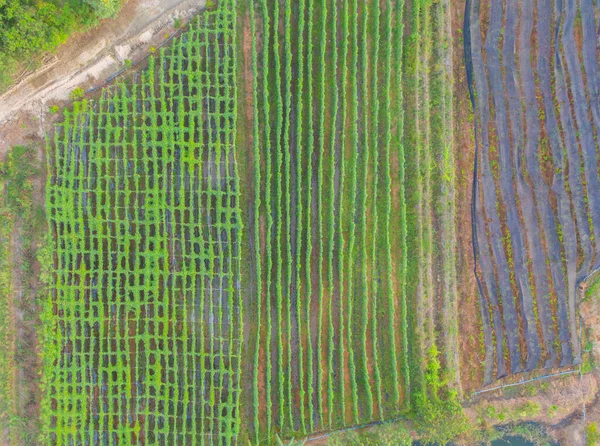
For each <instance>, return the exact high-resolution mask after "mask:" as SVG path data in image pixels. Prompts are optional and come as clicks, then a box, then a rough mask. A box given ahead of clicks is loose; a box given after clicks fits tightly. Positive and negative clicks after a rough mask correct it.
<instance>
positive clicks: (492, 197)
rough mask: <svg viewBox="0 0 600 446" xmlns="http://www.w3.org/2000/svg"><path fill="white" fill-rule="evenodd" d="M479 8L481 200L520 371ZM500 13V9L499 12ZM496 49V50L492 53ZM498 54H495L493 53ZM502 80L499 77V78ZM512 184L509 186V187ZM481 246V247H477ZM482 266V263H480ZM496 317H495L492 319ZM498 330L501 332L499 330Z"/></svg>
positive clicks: (514, 363) (475, 33) (475, 27)
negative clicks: (491, 148) (492, 153)
mask: <svg viewBox="0 0 600 446" xmlns="http://www.w3.org/2000/svg"><path fill="white" fill-rule="evenodd" d="M496 5H499V7H500V10H501V9H502V4H501V3H500V2H497V3H496ZM493 9H494V11H492V13H496V14H498V11H497V9H498V6H495V7H494V8H493ZM479 11H480V0H474V1H473V10H472V17H473V19H474V20H473V23H472V33H471V36H472V37H474V39H473V40H472V44H473V53H472V56H473V66H474V68H475V70H474V74H475V82H476V85H477V100H478V104H477V105H478V108H479V115H480V116H479V122H480V123H481V136H482V141H481V148H482V151H481V177H482V185H483V191H482V192H483V195H482V196H483V202H484V209H485V214H486V216H487V219H488V227H489V231H490V233H491V234H492V235H493V236H492V237H490V244H491V248H492V254H493V258H494V261H495V264H496V271H497V277H498V282H497V286H498V289H499V291H500V295H501V297H502V309H503V311H504V324H505V328H506V337H507V342H508V351H509V356H510V361H511V372H512V373H519V372H521V371H522V368H521V352H520V348H519V329H518V321H517V310H516V307H515V301H514V299H513V295H512V288H511V284H510V270H509V266H508V261H507V259H506V254H505V252H504V246H503V244H502V237H501V234H502V227H501V225H500V218H499V216H498V211H497V208H496V203H497V197H496V185H495V184H494V179H493V177H492V172H491V170H490V162H489V133H488V128H489V123H490V112H489V91H488V84H487V79H486V75H485V64H484V61H483V55H482V47H481V41H480V40H481V37H480V36H481V30H480V23H479ZM500 15H501V11H500ZM496 33H497V34H498V36H497V37H496V42H497V39H498V37H499V29H498V30H497V31H496ZM494 51H496V52H497V45H496V49H494V50H493V52H494ZM496 57H497V55H496ZM500 82H502V80H500ZM511 187H512V186H511ZM480 248H481V247H480ZM482 266H483V265H482ZM482 272H483V273H484V274H485V275H486V276H487V277H488V278H489V279H488V280H489V282H490V283H495V282H496V280H495V278H494V277H493V276H492V275H491V274H490V273H489V271H488V272H486V271H482ZM493 310H494V311H498V310H497V308H493ZM494 319H495V318H494ZM500 333H501V332H500ZM498 337H499V334H498V332H497V333H496V338H498Z"/></svg>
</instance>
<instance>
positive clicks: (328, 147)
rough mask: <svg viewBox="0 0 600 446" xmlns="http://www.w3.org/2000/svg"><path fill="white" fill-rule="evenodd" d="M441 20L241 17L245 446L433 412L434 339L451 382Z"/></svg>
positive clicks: (443, 15)
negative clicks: (417, 410) (416, 409)
mask: <svg viewBox="0 0 600 446" xmlns="http://www.w3.org/2000/svg"><path fill="white" fill-rule="evenodd" d="M449 14H450V12H449V9H448V3H447V2H436V3H432V2H430V1H423V2H419V1H417V2H412V3H411V4H410V5H408V4H404V2H402V1H387V2H381V3H380V2H371V1H368V2H357V1H350V2H337V1H319V2H317V1H310V0H307V1H300V2H290V1H281V2H279V1H267V0H265V1H262V2H258V3H257V2H251V3H250V4H249V5H248V8H247V11H246V15H245V18H244V20H245V23H246V25H245V26H246V27H247V28H246V29H247V32H245V33H244V35H243V39H242V46H243V48H244V49H245V50H244V57H245V67H246V70H248V71H246V72H245V73H248V72H249V73H250V75H251V77H248V78H246V84H245V88H246V95H247V98H251V99H250V100H248V102H247V104H246V107H247V108H249V109H250V110H252V111H251V112H249V111H248V110H247V112H246V113H247V114H250V113H251V115H252V116H253V119H249V120H247V121H246V128H247V129H252V132H253V138H252V141H251V142H252V145H250V144H246V145H243V146H242V147H241V149H242V150H243V152H242V153H252V154H253V155H252V162H253V168H252V169H248V170H249V171H248V172H247V175H246V176H245V177H246V178H247V180H246V181H248V184H252V186H253V193H252V194H247V199H248V200H249V201H250V212H249V215H250V216H251V217H250V218H249V221H248V225H249V226H250V227H249V233H248V235H249V238H250V244H249V246H250V250H249V251H248V254H249V255H251V256H250V257H249V259H248V261H247V262H246V263H248V264H252V268H251V269H250V270H249V275H250V276H251V277H252V279H253V282H254V283H253V284H250V283H249V284H248V285H249V286H248V288H247V292H246V293H244V294H245V295H248V296H251V299H249V300H248V303H247V305H246V314H247V315H248V319H247V323H248V324H250V326H249V327H248V329H249V332H250V340H249V345H250V348H249V349H248V350H247V351H246V355H245V358H246V359H245V364H246V366H245V367H244V370H245V373H246V374H247V376H251V377H252V382H251V385H248V386H247V387H246V388H245V390H246V392H245V398H244V407H245V411H246V413H247V414H248V416H249V417H250V421H251V423H250V425H249V428H250V429H249V432H248V435H249V438H250V439H251V440H253V441H256V442H263V443H267V442H268V441H269V439H271V440H272V439H273V437H274V435H275V434H277V435H280V436H282V437H286V435H298V434H297V433H299V434H300V435H305V434H307V433H311V432H315V431H322V430H329V429H335V428H340V427H344V426H351V425H355V424H358V423H365V422H369V421H372V420H383V419H390V418H393V417H396V416H398V415H399V414H400V413H403V412H406V411H407V410H409V408H410V407H411V404H412V402H413V401H417V403H416V404H419V405H420V404H423V402H424V401H426V400H427V399H428V398H429V397H430V396H431V395H430V394H429V393H428V389H427V388H428V386H427V384H426V383H425V381H424V378H423V376H424V373H425V372H424V371H425V368H426V367H427V363H428V361H429V359H428V355H427V352H428V351H429V350H430V348H431V347H432V346H433V345H434V344H435V345H437V346H438V347H439V348H440V351H441V352H442V354H443V355H442V356H443V363H444V365H445V366H447V367H448V369H449V370H450V372H449V377H450V379H451V381H452V382H453V383H456V382H458V353H457V348H456V346H457V334H458V330H457V327H456V309H455V306H456V294H457V293H456V264H455V256H456V245H455V233H454V230H455V229H454V207H453V203H452V200H453V194H454V164H453V158H452V156H453V134H452V119H451V110H452V88H451V86H452V82H451V76H450V68H451V62H449V61H450V60H451V54H450V53H448V52H447V51H445V49H446V48H447V47H448V45H449V44H450V37H449V36H450V33H449V25H448V24H449V20H448V18H449ZM405 26H406V28H405ZM404 73H406V75H405V74H404ZM248 80H249V81H250V82H248ZM405 110H406V111H407V113H405V112H404V111H405ZM405 116H406V119H404V117H405ZM434 228H435V230H437V231H439V232H438V233H437V234H436V235H435V236H434ZM434 269H436V270H439V271H442V270H443V271H444V277H443V280H442V279H440V280H436V279H435V277H434V272H433V271H434ZM436 330H437V333H436ZM441 335H443V336H441ZM434 356H435V357H437V354H435V355H434Z"/></svg>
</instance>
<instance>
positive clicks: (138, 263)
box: [42, 2, 243, 445]
mask: <svg viewBox="0 0 600 446" xmlns="http://www.w3.org/2000/svg"><path fill="white" fill-rule="evenodd" d="M234 25H235V10H234V9H233V6H232V4H231V3H228V2H221V5H220V7H219V9H218V10H216V11H212V12H207V13H205V14H202V15H200V16H199V17H198V18H197V19H196V20H195V21H194V22H193V23H192V24H191V25H190V29H189V31H188V32H187V33H186V34H185V35H183V36H182V37H181V38H179V39H177V40H176V41H175V42H174V43H173V44H172V46H171V47H170V48H169V49H168V50H164V51H161V54H160V55H159V56H158V57H156V58H150V59H149V65H148V68H147V69H146V70H145V71H144V72H143V73H142V74H141V76H140V77H139V79H137V80H136V81H135V82H133V83H132V84H126V83H124V82H122V83H119V84H117V85H115V86H113V87H111V88H109V89H108V90H105V91H104V92H103V93H102V94H101V95H100V97H99V98H97V99H94V100H90V101H82V102H77V103H75V104H74V105H73V108H72V110H69V111H67V112H66V113H65V116H64V120H63V122H62V123H61V124H60V125H59V126H58V127H57V129H56V132H55V138H54V142H53V144H54V147H55V150H54V157H53V159H52V163H51V166H50V175H49V182H48V186H47V210H48V217H49V221H50V226H51V233H52V236H53V247H54V253H55V254H54V263H55V265H54V268H55V269H54V274H53V275H52V279H51V289H52V295H51V299H50V300H49V301H48V304H47V306H46V309H45V313H44V321H45V337H44V338H45V340H46V342H45V346H44V348H45V350H44V378H43V379H44V389H45V392H46V393H45V397H44V400H43V402H42V404H43V407H42V419H43V424H44V425H43V428H42V429H43V438H44V441H45V442H47V443H50V444H89V443H93V444H95V443H97V442H99V441H101V442H110V443H119V444H173V445H174V444H217V443H218V444H232V443H233V442H234V439H235V437H236V435H237V433H238V431H239V428H240V422H239V410H238V403H239V398H240V374H239V369H240V351H241V339H242V332H241V328H242V323H241V318H242V316H243V312H242V302H241V296H240V283H239V282H240V246H239V233H240V231H241V229H242V223H241V219H240V212H239V184H238V176H237V166H236V160H235V151H234V145H233V143H234V137H235V135H236V107H237V105H236V83H235V72H236V55H235V52H234V51H233V49H234V45H233V43H234V39H235V26H234Z"/></svg>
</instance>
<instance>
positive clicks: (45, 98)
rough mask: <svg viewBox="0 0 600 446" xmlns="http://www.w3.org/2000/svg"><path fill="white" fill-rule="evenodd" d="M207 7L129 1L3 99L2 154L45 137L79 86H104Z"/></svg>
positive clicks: (187, 0) (173, 0) (171, 0)
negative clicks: (56, 111)
mask: <svg viewBox="0 0 600 446" xmlns="http://www.w3.org/2000/svg"><path fill="white" fill-rule="evenodd" d="M204 4H205V0H198V1H194V0H130V1H129V2H127V4H126V5H125V7H124V8H123V10H122V11H121V13H120V14H119V16H118V17H117V18H116V19H114V20H104V21H103V22H102V23H101V24H100V26H98V27H97V28H94V29H92V30H90V31H88V32H85V33H82V34H77V35H75V36H72V37H71V38H70V39H69V40H68V41H67V43H65V44H64V45H63V46H61V47H60V48H59V50H58V51H57V52H56V54H55V55H54V56H53V57H52V58H51V59H50V60H49V61H48V62H47V63H46V64H45V65H44V66H42V67H40V68H39V69H38V70H36V71H35V72H33V73H31V74H29V75H28V76H26V77H25V78H23V79H21V81H20V82H19V83H17V84H16V85H15V86H13V87H12V88H11V89H10V90H9V91H7V92H6V93H5V94H3V95H2V96H0V155H3V154H4V153H6V150H7V149H8V147H9V146H10V145H12V144H18V143H22V142H24V141H25V140H27V139H35V138H36V137H38V138H43V136H44V134H45V133H46V130H47V128H48V125H49V124H50V123H51V121H52V119H50V118H51V117H52V115H49V114H48V109H49V107H50V106H51V105H54V104H57V105H60V104H61V103H64V101H67V100H68V99H69V93H70V92H71V91H72V90H73V89H74V88H76V87H80V86H81V87H83V88H85V89H89V88H91V87H93V86H97V85H100V84H102V82H104V81H105V79H106V78H108V77H109V76H110V75H112V74H113V73H115V72H116V71H117V70H119V69H120V68H122V67H123V66H124V64H125V63H126V62H125V61H126V60H131V61H134V62H135V61H136V60H138V59H141V58H142V57H143V56H145V55H146V54H147V53H148V51H149V50H150V48H151V47H152V46H155V47H158V46H159V45H160V44H161V43H162V42H163V41H164V40H165V39H166V38H167V36H168V35H169V34H172V33H173V31H174V30H175V28H174V24H175V19H178V20H179V21H180V22H181V23H182V24H184V23H186V22H187V20H188V19H189V18H190V17H191V16H192V15H193V14H194V13H195V12H197V11H199V10H200V9H202V8H203V7H204Z"/></svg>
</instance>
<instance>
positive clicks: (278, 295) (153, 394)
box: [0, 0, 464, 445]
mask: <svg viewBox="0 0 600 446" xmlns="http://www.w3.org/2000/svg"><path fill="white" fill-rule="evenodd" d="M449 19H450V6H449V1H431V0H420V1H414V2H406V3H405V2H404V1H403V0H385V1H375V0H369V1H364V2H359V1H358V0H350V1H338V0H299V1H292V0H281V1H279V0H260V1H252V2H250V1H235V0H220V1H218V2H215V3H211V4H209V5H208V9H207V10H206V11H203V12H202V13H200V14H199V15H198V16H197V17H196V18H194V19H193V20H192V21H191V22H190V24H189V25H188V26H187V27H186V29H185V30H184V31H183V32H182V33H181V34H180V35H179V36H178V37H177V38H175V39H174V40H173V41H172V42H171V43H170V44H169V46H165V47H164V48H162V49H161V50H160V51H158V52H156V53H155V54H152V55H150V56H149V57H148V59H147V65H146V66H145V67H144V68H143V69H142V70H140V71H137V72H136V71H134V70H129V71H128V73H127V74H126V75H124V76H122V78H121V79H120V80H118V81H116V82H114V83H113V84H112V85H110V86H107V87H106V88H103V89H102V90H99V91H96V92H94V93H92V94H91V95H89V97H87V98H86V99H84V100H80V101H75V102H74V103H73V104H71V105H69V106H68V107H66V108H65V111H64V113H63V115H62V117H61V119H59V120H58V123H57V124H56V126H55V128H54V132H53V134H52V135H51V137H49V138H48V140H47V151H48V163H47V167H48V176H47V184H46V195H45V201H46V212H47V219H48V222H49V231H50V236H49V238H48V240H49V241H48V245H47V247H46V251H45V252H46V253H48V254H49V258H47V259H41V262H42V265H41V267H42V270H43V271H44V278H45V280H46V281H47V284H46V285H47V289H48V290H49V292H48V293H47V294H48V295H47V298H46V299H45V304H44V306H43V312H42V322H43V324H42V325H43V333H42V335H41V340H42V352H43V354H42V365H41V367H42V372H43V373H42V390H43V397H42V399H41V409H40V411H41V437H40V439H41V442H42V443H44V444H57V445H63V444H65V445H67V444H68V445H70V444H97V443H101V444H108V443H110V444H168V445H171V444H173V445H176V444H181V445H188V444H224V445H227V444H248V443H249V444H275V443H277V441H279V440H281V441H290V440H293V439H302V438H306V437H309V436H311V435H315V434H318V433H322V432H328V431H335V430H339V429H344V428H349V427H353V426H357V425H362V424H370V423H374V422H382V421H390V420H397V419H400V418H401V419H410V420H412V422H413V426H414V427H415V429H417V430H418V431H419V433H420V434H421V435H424V436H425V438H429V439H431V440H432V441H438V442H443V441H444V439H447V438H451V437H452V436H454V435H456V434H457V433H459V432H461V430H463V429H464V416H463V415H462V412H461V408H460V404H459V403H458V398H457V397H458V395H459V393H460V376H459V362H458V329H457V319H456V317H457V316H456V315H457V309H456V305H457V265H456V256H457V252H456V249H457V248H456V229H455V217H456V215H455V214H456V210H455V204H454V193H455V161H454V123H453V119H452V116H453V79H452V52H451V51H450V50H449V49H450V48H451V47H452V37H451V30H450V25H449ZM238 163H239V164H238ZM0 235H2V234H0ZM0 291H1V290H0ZM0 303H1V304H2V305H5V301H4V300H2V301H1V302H0ZM3 329H4V326H3V325H0V334H2V335H3V336H4V331H6V332H7V336H8V335H10V333H9V330H4V331H2V330H3ZM2 339H4V340H3V342H4V343H7V342H11V341H10V339H9V338H7V337H4V338H2ZM2 339H0V340H2ZM0 366H2V364H0ZM11 368H12V367H11V366H10V365H8V366H7V367H4V368H2V367H0V371H1V372H2V373H4V369H6V370H7V372H10V370H11ZM8 392H9V389H7V390H6V392H5V393H7V394H8ZM439 420H444V421H439ZM436 423H437V424H436ZM404 433H405V434H406V435H408V433H407V432H404ZM406 435H405V437H406ZM405 437H403V438H404V440H406V438H405ZM404 440H402V441H404Z"/></svg>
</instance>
